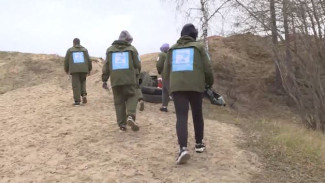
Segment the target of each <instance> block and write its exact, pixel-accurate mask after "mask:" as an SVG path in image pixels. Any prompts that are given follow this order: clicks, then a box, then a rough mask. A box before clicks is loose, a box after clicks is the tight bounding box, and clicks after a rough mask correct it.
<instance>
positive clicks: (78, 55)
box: [72, 51, 85, 64]
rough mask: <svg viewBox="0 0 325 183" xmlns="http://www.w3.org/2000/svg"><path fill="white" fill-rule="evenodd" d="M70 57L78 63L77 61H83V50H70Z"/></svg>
mask: <svg viewBox="0 0 325 183" xmlns="http://www.w3.org/2000/svg"><path fill="white" fill-rule="evenodd" d="M72 58H73V63H75V64H79V63H85V57H84V52H82V51H80V52H72Z"/></svg>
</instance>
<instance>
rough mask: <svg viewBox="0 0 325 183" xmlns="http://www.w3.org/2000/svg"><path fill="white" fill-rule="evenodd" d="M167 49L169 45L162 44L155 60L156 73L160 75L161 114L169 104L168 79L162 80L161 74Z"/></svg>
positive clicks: (166, 110)
mask: <svg viewBox="0 0 325 183" xmlns="http://www.w3.org/2000/svg"><path fill="white" fill-rule="evenodd" d="M168 49H169V44H167V43H164V44H163V45H161V47H160V51H161V52H160V53H159V55H158V58H157V64H156V67H157V71H158V74H160V75H161V76H162V106H161V108H160V111H162V112H168V109H167V106H168V103H169V92H168V90H169V79H168V78H164V74H163V72H164V71H163V70H164V63H165V60H166V55H167V54H166V53H167V51H168Z"/></svg>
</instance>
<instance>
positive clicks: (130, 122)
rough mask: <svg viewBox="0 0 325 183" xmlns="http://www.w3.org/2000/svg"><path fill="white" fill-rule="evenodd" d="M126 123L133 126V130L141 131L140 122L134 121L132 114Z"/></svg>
mask: <svg viewBox="0 0 325 183" xmlns="http://www.w3.org/2000/svg"><path fill="white" fill-rule="evenodd" d="M126 123H127V124H128V125H129V126H131V129H132V130H133V131H139V126H138V124H137V123H136V122H135V121H134V119H133V118H132V116H129V117H128V120H127V121H126Z"/></svg>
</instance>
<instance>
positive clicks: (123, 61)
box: [102, 31, 141, 131]
mask: <svg viewBox="0 0 325 183" xmlns="http://www.w3.org/2000/svg"><path fill="white" fill-rule="evenodd" d="M132 40H133V38H132V36H131V35H130V33H129V32H128V31H122V32H121V34H120V36H119V39H118V40H116V41H114V42H113V44H112V46H110V47H109V48H108V49H107V51H106V61H105V64H104V65H103V69H102V70H103V74H102V81H103V88H107V80H108V79H109V78H110V80H111V87H112V90H113V95H114V106H115V111H116V119H117V124H118V126H119V128H120V130H121V131H126V130H127V128H126V125H127V124H128V125H129V126H131V129H132V130H133V131H138V130H139V126H138V124H137V123H136V122H135V119H136V107H137V103H138V97H139V96H138V95H137V93H136V92H137V86H138V81H137V77H136V74H137V72H138V71H139V70H141V63H140V60H139V55H138V51H137V49H136V48H135V47H134V46H132V45H131V44H130V43H131V42H132Z"/></svg>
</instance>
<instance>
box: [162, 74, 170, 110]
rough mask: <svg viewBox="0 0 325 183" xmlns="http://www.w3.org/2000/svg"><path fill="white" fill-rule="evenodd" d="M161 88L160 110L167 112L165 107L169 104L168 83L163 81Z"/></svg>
mask: <svg viewBox="0 0 325 183" xmlns="http://www.w3.org/2000/svg"><path fill="white" fill-rule="evenodd" d="M162 84H163V88H162V107H161V108H160V110H161V111H164V112H168V110H167V106H168V103H169V91H168V88H169V81H168V80H163V81H162Z"/></svg>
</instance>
